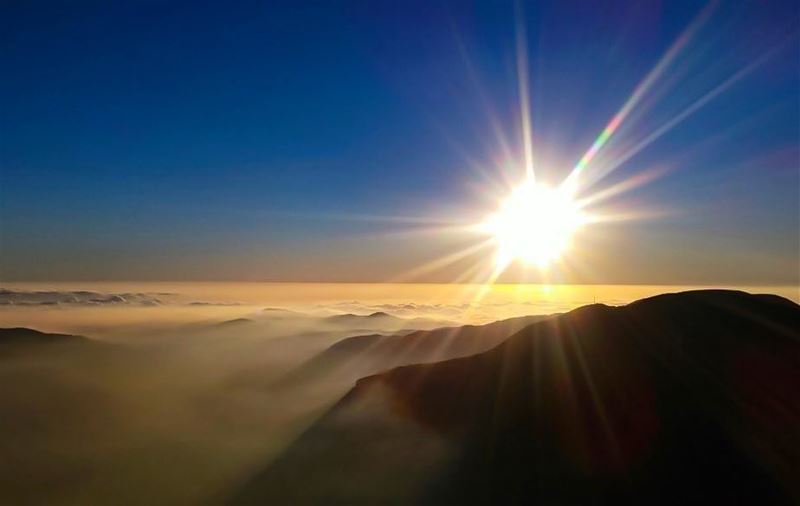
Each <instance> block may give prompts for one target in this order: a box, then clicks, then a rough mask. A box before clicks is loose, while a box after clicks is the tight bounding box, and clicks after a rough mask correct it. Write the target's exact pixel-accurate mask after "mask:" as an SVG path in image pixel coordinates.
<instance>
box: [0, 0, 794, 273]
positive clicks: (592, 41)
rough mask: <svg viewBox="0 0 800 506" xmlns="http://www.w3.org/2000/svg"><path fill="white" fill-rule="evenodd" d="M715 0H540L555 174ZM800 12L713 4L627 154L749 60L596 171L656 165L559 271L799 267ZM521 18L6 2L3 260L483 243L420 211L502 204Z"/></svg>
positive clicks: (409, 262) (419, 7)
mask: <svg viewBox="0 0 800 506" xmlns="http://www.w3.org/2000/svg"><path fill="white" fill-rule="evenodd" d="M702 8H703V6H702V5H701V4H700V3H699V2H694V1H688V2H680V1H664V2H647V1H646V2H616V1H604V2H570V1H554V2H539V3H526V4H524V5H523V8H522V11H523V12H524V18H521V19H520V18H517V19H518V20H519V21H520V24H521V25H524V26H525V29H526V31H527V51H528V59H527V60H528V69H529V73H530V94H531V110H532V122H533V143H534V146H535V148H534V149H535V151H536V153H537V159H538V161H537V165H536V171H537V176H538V177H540V178H542V179H544V180H547V181H551V182H552V183H554V184H555V183H558V182H559V181H560V180H561V179H563V178H564V177H565V176H566V175H567V174H568V173H569V172H570V170H571V167H572V166H573V165H574V164H575V163H576V162H577V161H578V159H580V157H581V155H582V154H583V153H584V152H585V151H586V149H587V148H588V147H589V146H590V145H591V144H592V142H593V140H594V139H595V138H596V137H597V135H598V134H599V133H600V132H601V131H602V129H603V127H604V126H605V125H606V123H607V122H608V121H609V119H610V118H611V117H612V116H613V115H614V114H615V112H617V110H619V108H620V107H622V105H623V103H625V101H626V99H627V98H628V97H629V96H631V94H632V92H633V90H634V89H635V87H636V85H637V84H638V83H639V82H641V81H642V79H643V78H644V77H645V76H646V75H647V73H648V71H650V69H652V68H653V67H654V66H655V65H656V64H657V63H658V61H659V60H660V59H661V57H662V55H663V54H664V53H665V52H666V51H667V50H668V49H669V48H670V47H671V46H672V44H673V43H674V42H675V40H676V39H677V38H678V37H679V36H680V34H681V33H682V32H683V31H684V29H685V28H686V27H687V26H688V25H689V24H690V23H692V21H693V20H695V19H696V18H697V16H698V14H699V13H700V12H701V10H702ZM799 20H800V10H799V8H798V6H797V4H796V2H786V3H785V4H782V3H781V2H778V1H773V2H755V1H752V2H738V1H737V2H720V3H719V5H716V6H712V7H710V8H709V11H708V18H707V19H706V20H705V21H704V22H703V23H702V24H701V25H700V26H699V27H698V30H697V32H696V33H694V34H693V36H692V38H691V40H689V41H688V43H687V45H686V47H684V48H683V50H682V51H681V52H680V53H679V54H678V55H677V56H676V58H675V60H674V61H673V62H672V63H671V64H670V66H669V67H668V68H667V70H666V71H665V72H664V73H663V75H661V77H660V78H659V80H658V81H657V82H656V83H655V85H654V86H653V88H652V90H651V93H649V94H648V95H647V96H646V97H645V99H643V100H642V102H641V103H640V105H639V106H638V107H637V108H635V109H634V110H633V112H632V113H631V115H630V116H629V118H628V119H627V120H626V122H625V123H624V125H623V127H622V128H621V129H620V131H619V132H618V134H617V135H616V137H615V138H613V139H612V140H611V141H610V142H609V144H608V150H609V153H610V155H609V156H611V157H612V158H613V155H614V153H620V152H622V151H624V150H625V149H624V148H625V147H626V146H630V145H633V144H635V143H636V142H637V140H639V139H642V138H644V137H646V136H647V135H648V134H650V133H651V132H653V131H655V130H656V129H657V128H658V127H659V126H661V125H663V124H665V123H666V122H668V121H670V120H671V119H672V118H674V117H675V116H676V115H677V114H679V113H681V111H683V110H685V108H686V107H688V106H690V105H691V104H693V103H695V101H697V100H698V99H700V98H701V97H703V96H704V95H705V94H706V93H708V92H710V91H712V90H714V89H715V87H717V86H718V85H720V84H721V83H724V82H725V81H726V80H727V79H729V78H731V76H734V75H737V72H741V74H740V75H739V77H738V78H736V79H735V80H734V81H732V82H731V83H730V85H729V86H726V88H725V90H724V91H723V92H721V93H719V94H716V95H714V97H713V99H711V100H709V101H708V102H707V103H706V104H705V105H703V106H702V107H700V108H698V109H697V110H696V111H694V112H693V113H692V114H691V115H688V116H687V117H686V118H685V120H683V121H681V122H680V123H679V124H677V125H676V126H675V127H674V128H672V129H670V130H669V131H668V132H666V133H665V134H664V135H662V136H660V137H659V138H658V139H657V140H656V141H655V142H653V143H652V144H650V145H649V146H648V147H647V148H646V149H644V150H642V151H641V152H639V153H638V154H637V155H636V156H633V157H632V158H630V159H629V160H627V161H626V162H625V163H624V164H623V165H622V166H621V167H620V168H619V169H618V170H616V171H615V172H614V173H612V174H611V175H609V176H608V177H607V178H606V179H605V180H603V181H602V182H601V183H599V186H598V187H599V188H602V187H605V186H608V185H612V184H614V183H616V182H620V181H626V180H629V179H630V178H634V177H637V175H641V174H651V173H654V172H658V173H659V174H661V176H660V177H659V178H657V179H655V180H654V181H652V182H650V183H649V184H647V185H645V186H643V187H640V188H636V189H634V190H632V191H630V192H628V193H625V194H623V195H620V196H618V197H617V198H615V199H614V200H613V201H611V202H610V203H609V205H610V206H612V208H613V209H615V210H617V211H620V212H625V213H628V214H634V215H636V216H637V217H638V219H636V220H631V221H624V222H619V223H613V224H602V225H597V226H595V227H592V228H591V229H587V230H586V231H585V232H584V233H583V234H582V236H581V237H578V238H576V241H577V242H576V246H575V249H576V251H575V259H574V261H575V265H576V266H578V267H575V268H573V269H564V270H563V271H559V272H558V273H557V274H555V275H553V276H555V277H551V278H550V279H551V280H555V281H564V282H598V283H701V284H716V283H719V284H773V283H777V284H796V283H800V266H799V263H798V259H799V258H800V251H799V250H798V248H800V235H799V234H800V232H799V230H800V217H799V216H800V207H799V206H800V195H799V193H798V192H800V169H799V168H798V166H799V164H800V147H799V145H798V142H799V141H798V139H800V97H799V90H800V63H798V62H800V49H799V48H800V38H799V37H798V30H799V29H800V21H799ZM515 22H516V21H515V9H514V4H513V3H511V2H502V1H487V2H467V1H453V2H436V1H434V2H430V1H425V2H411V1H408V2H390V1H387V2H381V1H364V2H335V1H333V2H332V1H324V2H299V1H292V2H265V1H252V2H250V1H244V2H194V1H193V2H173V1H156V0H153V1H128V2H100V1H98V2H81V1H76V2H61V1H58V2H40V1H29V2H22V1H20V2H13V1H12V2H3V4H2V7H0V23H2V30H1V31H0V40H1V42H0V47H2V48H3V50H2V51H1V52H0V61H2V68H3V79H2V80H0V111H2V118H3V121H2V131H1V132H0V143H1V144H0V149H1V150H2V151H0V161H1V162H2V167H0V280H5V281H10V280H44V281H56V280H283V281H386V280H390V279H396V277H397V276H398V275H399V274H401V273H403V272H407V271H408V270H409V269H413V268H414V267H415V266H418V265H421V264H424V263H425V262H428V261H430V260H432V259H435V258H437V257H440V256H442V255H446V254H448V253H449V252H452V251H455V250H458V249H459V248H462V247H465V246H467V245H469V243H470V241H472V240H474V239H473V238H470V237H464V236H460V235H458V234H452V233H450V232H447V231H443V230H437V229H435V228H433V229H431V228H425V229H424V230H422V231H421V230H419V228H420V224H421V222H422V221H424V220H437V221H441V220H445V221H446V220H453V219H462V220H466V221H469V220H470V219H473V218H475V217H480V216H481V215H482V214H484V213H485V212H488V211H491V208H492V206H493V205H494V204H493V202H492V198H491V197H488V196H487V194H488V193H489V191H488V189H489V188H490V187H491V186H490V185H489V183H488V182H487V181H486V179H485V178H484V177H483V176H481V171H484V172H488V173H490V174H495V175H502V174H505V177H507V178H508V177H510V178H512V179H513V178H514V177H515V175H514V174H513V173H514V168H513V167H512V168H509V164H508V160H507V159H504V158H503V156H502V149H501V144H500V142H499V141H498V136H497V135H496V134H495V131H494V130H493V128H492V117H494V118H495V119H496V122H497V124H498V125H499V127H500V129H501V130H502V132H503V137H504V138H505V139H507V141H508V143H509V144H510V148H511V150H512V151H513V153H514V154H515V156H517V155H520V154H521V152H522V148H521V146H522V142H521V136H520V133H519V132H520V113H519V102H520V101H519V97H520V95H519V90H518V87H517V83H518V75H517V69H516V57H517V51H516V47H515V33H516V32H515ZM512 165H513V164H512ZM478 169H480V170H478ZM420 232H424V233H420ZM483 255H484V256H487V257H488V255H487V254H486V253H483ZM472 260H474V259H469V258H467V259H464V260H463V261H461V262H456V263H455V264H453V265H450V266H449V267H444V268H442V269H439V270H436V271H432V272H428V273H425V274H424V275H421V276H420V277H418V278H417V279H416V280H418V281H449V280H452V279H455V278H456V277H457V276H458V275H459V273H460V272H462V271H463V270H464V269H466V267H467V266H468V265H469V262H470V261H472ZM537 276H538V274H535V273H534V274H533V275H530V274H529V275H527V277H525V276H524V275H522V274H520V270H519V269H516V270H514V269H512V271H511V272H509V273H508V274H507V275H506V276H505V277H504V278H503V280H506V281H515V280H519V279H522V278H524V279H526V280H537V279H538V278H537Z"/></svg>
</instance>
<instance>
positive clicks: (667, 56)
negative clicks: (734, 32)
mask: <svg viewBox="0 0 800 506" xmlns="http://www.w3.org/2000/svg"><path fill="white" fill-rule="evenodd" d="M715 6H716V2H710V3H709V4H708V5H706V7H704V8H703V10H702V11H701V12H700V14H698V15H697V17H696V18H695V19H694V20H693V21H692V22H691V23H690V24H689V26H688V27H686V29H685V30H684V31H683V32H682V33H681V34H680V35H679V36H678V38H677V39H676V40H675V42H673V43H672V45H671V46H670V47H669V49H668V50H667V51H666V53H664V55H663V56H662V57H661V59H660V60H659V61H658V63H657V64H656V65H655V67H653V68H652V69H651V70H650V72H648V73H647V75H646V76H645V77H644V79H643V80H642V81H641V82H640V83H639V84H638V85H637V86H636V88H634V90H633V93H632V94H631V96H630V97H629V98H628V100H626V101H625V103H624V104H623V105H622V108H621V109H620V110H619V111H618V112H617V113H616V114H615V115H614V117H612V118H611V121H609V122H608V124H607V125H606V127H605V128H604V129H603V131H602V132H600V135H599V136H598V137H597V139H595V141H594V142H593V143H592V145H591V146H590V147H589V149H588V150H587V151H586V153H584V155H583V156H582V157H581V158H580V160H579V161H578V163H577V164H575V167H574V168H573V169H572V172H571V173H570V175H569V176H568V177H567V180H566V182H565V184H566V185H567V187H568V188H571V189H575V188H576V186H577V179H578V177H579V176H580V174H581V173H582V172H583V171H584V170H585V169H586V168H587V167H588V166H589V163H591V161H592V159H593V158H594V157H595V155H597V153H598V152H599V151H600V150H601V149H602V148H603V146H604V145H605V144H606V143H607V142H608V140H609V139H610V138H611V137H612V136H613V135H614V132H616V131H617V129H618V128H619V127H620V125H621V124H622V122H623V121H624V120H625V118H626V117H627V116H628V114H630V112H631V111H632V110H633V108H634V107H635V106H636V105H637V104H638V103H639V102H640V101H641V100H642V98H643V97H644V96H645V94H646V93H647V92H648V91H649V90H650V88H652V86H653V84H654V83H655V82H656V81H657V80H658V79H659V78H660V77H661V75H662V74H663V73H664V71H665V70H666V69H667V67H668V66H669V65H670V64H671V63H672V62H673V61H674V60H675V58H676V57H677V56H678V54H680V52H681V51H682V50H683V49H684V48H685V47H686V46H687V45H688V44H689V42H690V41H691V39H692V37H693V36H694V35H695V33H697V31H698V30H699V29H700V27H701V26H702V25H703V24H704V23H705V21H706V20H707V19H708V17H709V16H710V15H711V12H712V11H713V9H714V7H715Z"/></svg>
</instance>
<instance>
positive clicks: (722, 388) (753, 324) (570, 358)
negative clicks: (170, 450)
mask: <svg viewBox="0 0 800 506" xmlns="http://www.w3.org/2000/svg"><path fill="white" fill-rule="evenodd" d="M375 339H378V338H375ZM798 392H800V307H799V306H798V305H797V304H794V303H793V302H790V301H788V300H786V299H783V298H780V297H777V296H771V295H750V294H746V293H743V292H734V291H722V290H706V291H694V292H684V293H678V294H666V295H661V296H656V297H652V298H649V299H644V300H640V301H637V302H634V303H632V304H629V305H627V306H622V307H608V306H604V305H600V304H595V305H590V306H585V307H582V308H579V309H576V310H574V311H571V312H569V313H566V314H563V315H558V316H554V317H551V318H548V319H545V320H543V321H539V322H535V323H532V324H530V325H527V326H525V327H524V328H523V329H521V330H520V331H519V332H517V333H515V334H514V335H512V336H511V337H509V338H508V339H507V340H505V341H504V342H502V344H499V345H498V346H496V347H494V348H492V349H490V350H488V351H485V352H482V353H478V354H475V355H470V356H467V357H463V358H456V359H452V360H446V361H443V362H435V363H427V364H418V365H407V366H403V367H397V368H394V369H391V370H388V371H387V372H383V373H380V374H376V375H372V376H369V377H366V378H363V379H361V380H359V381H358V382H357V384H356V385H355V387H353V388H352V390H350V392H349V393H348V394H347V395H345V396H344V398H342V399H341V400H340V401H339V402H338V403H337V404H336V405H335V406H334V407H333V408H332V409H330V410H329V411H328V412H327V413H326V414H325V415H324V416H323V417H322V418H320V419H319V420H318V421H317V422H316V423H315V424H314V425H313V426H312V427H311V428H310V429H309V430H308V431H307V432H305V433H304V434H303V435H302V436H301V437H300V438H299V439H298V440H297V441H296V442H295V443H294V444H293V445H292V446H290V447H289V448H288V449H287V450H286V451H285V452H284V453H283V455H282V456H281V457H279V458H278V459H277V460H276V461H275V462H273V463H272V464H271V465H269V466H267V467H266V468H265V469H263V470H262V471H261V472H259V473H258V474H256V475H255V476H254V477H253V478H252V479H251V480H249V481H248V482H247V483H246V484H245V485H244V486H242V487H241V488H240V489H239V490H238V491H237V492H236V493H235V494H234V496H233V497H232V502H233V503H235V504H289V503H291V504H308V503H314V504H320V503H346V504H354V503H370V504H373V503H393V504H403V503H409V502H413V503H422V504H508V503H516V504H528V503H532V504H619V503H636V504H676V503H677V504H687V503H703V504H714V503H732V504H792V503H794V502H795V501H798V500H800V491H798V488H799V486H798V480H797V478H798V475H797V469H798V467H797V466H798V463H800V394H798Z"/></svg>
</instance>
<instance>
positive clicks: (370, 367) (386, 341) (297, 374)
mask: <svg viewBox="0 0 800 506" xmlns="http://www.w3.org/2000/svg"><path fill="white" fill-rule="evenodd" d="M384 314H385V313H384ZM369 317H372V315H370V316H369ZM369 317H367V318H369ZM545 318H549V316H521V317H518V318H509V319H507V320H501V321H497V322H493V323H489V324H486V325H464V326H461V327H442V328H438V329H434V330H418V331H416V332H411V333H410V334H403V335H382V334H367V335H362V336H354V337H349V338H346V339H342V340H341V341H339V342H337V343H335V344H333V345H332V346H330V347H329V348H328V349H326V350H324V351H323V352H322V353H319V354H318V355H316V356H315V357H313V358H312V359H311V360H309V361H308V362H306V363H305V364H303V365H302V366H301V367H299V368H298V369H296V370H294V371H292V372H291V373H290V374H289V375H287V376H286V377H285V378H283V379H282V380H281V381H279V382H278V385H279V386H285V385H291V384H295V383H296V382H299V381H309V380H326V379H327V380H330V379H340V380H344V381H348V382H354V381H355V380H356V379H358V378H360V377H362V376H366V375H371V374H375V373H377V372H380V371H384V370H387V369H391V368H394V367H397V366H401V365H409V364H415V363H424V362H436V361H440V360H446V359H450V358H457V357H464V356H467V355H474V354H476V353H480V352H483V351H486V350H488V349H490V348H493V347H495V346H497V345H498V344H500V343H501V342H503V340H505V339H506V338H508V337H509V336H510V335H512V334H514V333H515V332H517V331H519V330H521V329H523V328H525V327H526V326H528V325H530V324H532V323H535V322H537V321H541V320H544V319H545ZM334 377H335V378H334Z"/></svg>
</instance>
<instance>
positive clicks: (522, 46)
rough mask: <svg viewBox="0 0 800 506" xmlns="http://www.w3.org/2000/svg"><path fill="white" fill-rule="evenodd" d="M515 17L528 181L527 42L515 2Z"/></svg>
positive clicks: (530, 161) (531, 178) (530, 162)
mask: <svg viewBox="0 0 800 506" xmlns="http://www.w3.org/2000/svg"><path fill="white" fill-rule="evenodd" d="M515 14H516V18H517V27H516V28H517V30H516V32H517V78H518V80H519V98H520V117H521V120H522V143H523V146H524V149H525V175H526V178H527V180H528V181H531V182H533V181H535V180H536V177H535V174H534V170H533V132H532V128H531V107H530V96H529V92H528V90H529V88H528V86H529V83H528V42H527V37H526V35H525V21H524V16H523V12H522V6H521V4H520V3H519V2H517V3H515Z"/></svg>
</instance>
